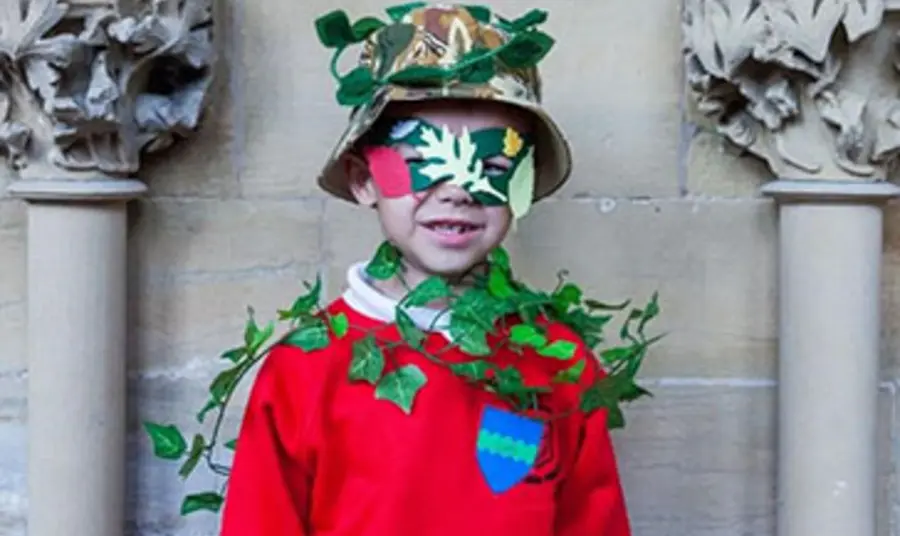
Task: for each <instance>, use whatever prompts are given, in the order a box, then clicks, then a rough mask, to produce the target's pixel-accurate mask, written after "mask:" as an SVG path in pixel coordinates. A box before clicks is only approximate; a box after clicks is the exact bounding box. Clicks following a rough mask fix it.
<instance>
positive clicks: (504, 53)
mask: <svg viewBox="0 0 900 536" xmlns="http://www.w3.org/2000/svg"><path fill="white" fill-rule="evenodd" d="M554 44H555V41H554V39H553V38H552V37H550V36H549V35H547V34H546V33H544V32H541V31H538V30H532V31H528V32H522V33H519V34H516V35H515V36H514V37H513V38H512V40H510V42H509V43H508V44H507V45H506V46H505V47H504V48H503V50H501V51H500V52H499V53H498V54H497V55H498V56H499V57H500V60H501V61H502V62H503V63H505V64H506V65H508V66H509V67H511V68H513V69H524V68H527V67H532V66H534V65H537V64H538V62H540V61H541V60H542V59H544V56H546V55H547V53H548V52H550V49H551V48H553V45H554Z"/></svg>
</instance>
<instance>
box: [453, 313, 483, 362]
mask: <svg viewBox="0 0 900 536" xmlns="http://www.w3.org/2000/svg"><path fill="white" fill-rule="evenodd" d="M450 336H451V337H452V338H453V340H454V341H455V342H456V344H458V345H459V349H460V350H461V351H463V352H464V353H466V354H469V355H473V356H487V355H490V354H491V347H490V346H489V345H488V342H487V331H485V329H484V328H483V327H482V326H481V325H480V324H478V323H477V322H473V321H471V320H469V319H467V318H465V317H461V316H454V317H452V318H451V319H450Z"/></svg>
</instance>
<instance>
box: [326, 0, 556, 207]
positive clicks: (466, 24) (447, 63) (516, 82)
mask: <svg viewBox="0 0 900 536" xmlns="http://www.w3.org/2000/svg"><path fill="white" fill-rule="evenodd" d="M386 12H387V14H388V16H389V17H390V19H391V20H390V22H387V23H386V22H383V21H381V20H380V19H378V18H375V17H364V18H361V19H359V20H358V21H356V22H354V23H351V22H350V20H349V18H348V16H347V14H346V13H345V12H344V11H342V10H335V11H332V12H330V13H327V14H326V15H323V16H322V17H319V18H318V19H317V20H316V32H317V34H318V36H319V40H320V41H321V43H322V44H323V45H324V46H325V47H327V48H330V49H333V50H334V57H333V59H332V62H331V72H332V76H334V78H335V80H336V81H337V85H338V87H337V91H336V98H337V101H338V103H339V104H341V105H343V106H349V107H351V108H352V111H351V114H350V121H349V125H348V126H347V128H346V130H345V131H344V133H343V134H342V136H341V138H340V140H339V141H338V143H337V145H336V146H335V147H334V149H333V151H332V153H331V155H330V156H329V158H328V160H327V162H326V164H325V166H324V168H323V169H322V172H321V174H320V175H319V178H318V183H319V186H320V187H321V188H323V189H324V190H325V191H327V192H329V193H331V194H332V195H335V196H337V197H340V198H342V199H346V200H348V201H351V202H354V201H355V200H354V198H353V196H352V194H351V193H350V189H349V180H348V177H347V175H346V166H345V162H344V158H345V157H346V156H347V155H348V154H350V153H351V151H353V150H354V148H355V144H356V143H357V141H358V140H359V139H360V138H361V137H362V136H363V135H364V134H365V133H366V132H367V131H368V130H369V129H370V128H371V127H372V125H373V124H374V123H375V122H376V121H377V120H378V118H379V117H380V116H381V114H382V112H383V111H384V109H385V107H386V106H387V105H388V104H389V103H391V102H399V101H406V102H412V101H425V100H431V99H481V100H492V101H497V102H501V103H506V104H508V105H512V106H516V107H518V108H521V109H524V110H526V111H528V112H530V113H531V114H533V117H534V118H535V119H536V122H535V123H536V127H537V128H536V132H535V137H536V140H537V142H536V148H535V184H534V201H537V200H539V199H542V198H544V197H546V196H548V195H550V194H552V193H553V192H555V191H556V190H557V189H558V188H559V187H560V186H562V185H563V183H565V182H566V180H568V177H569V175H570V173H571V168H572V158H571V149H570V147H569V144H568V142H567V141H566V139H565V136H564V135H563V132H562V130H561V129H560V128H559V126H558V125H557V124H556V123H555V122H554V121H553V119H552V118H551V117H550V115H549V114H548V113H547V112H546V111H545V110H544V109H543V108H542V106H541V79H540V76H539V73H538V69H537V64H538V62H540V61H541V60H542V59H543V58H544V57H545V56H546V54H547V53H548V52H549V51H550V49H551V48H552V46H553V44H554V40H553V38H551V37H550V36H549V35H547V34H546V33H544V32H543V31H541V30H538V29H537V27H538V26H539V25H540V24H542V23H543V22H544V21H546V19H547V13H546V12H545V11H542V10H537V9H535V10H532V11H529V12H528V13H526V14H525V15H523V16H521V17H519V18H517V19H515V20H507V19H504V18H501V17H499V16H497V15H495V14H494V13H493V12H492V11H491V10H490V8H488V7H485V6H467V5H458V4H453V5H444V4H436V5H431V6H429V5H426V4H425V3H424V2H412V3H408V4H402V5H398V6H394V7H390V8H387V9H386ZM356 44H362V52H361V53H360V55H359V60H358V65H357V67H356V68H354V69H353V70H352V71H350V72H349V73H346V74H341V73H338V72H337V63H338V60H339V57H340V56H341V54H342V53H343V52H344V51H345V50H346V49H347V48H349V47H350V46H353V45H356Z"/></svg>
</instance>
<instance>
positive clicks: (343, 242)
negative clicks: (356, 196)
mask: <svg viewBox="0 0 900 536" xmlns="http://www.w3.org/2000/svg"><path fill="white" fill-rule="evenodd" d="M323 220H324V222H325V225H324V231H323V236H324V239H323V251H324V255H325V265H326V270H327V274H328V277H327V280H328V284H327V290H328V293H327V294H328V296H329V297H330V298H332V299H333V298H335V297H337V296H338V295H340V293H341V292H342V291H343V289H344V284H345V282H346V279H347V278H346V273H347V269H348V268H349V267H350V265H351V264H353V263H356V262H360V261H365V260H368V259H370V258H371V257H372V255H373V254H374V253H375V250H376V248H377V247H378V245H379V244H380V243H381V241H382V240H384V235H383V234H382V231H381V225H380V224H379V222H378V216H377V214H376V213H375V211H374V210H373V209H370V208H367V207H361V206H357V205H354V204H351V203H347V202H344V201H340V200H330V201H328V202H327V203H326V204H325V215H324V217H323Z"/></svg>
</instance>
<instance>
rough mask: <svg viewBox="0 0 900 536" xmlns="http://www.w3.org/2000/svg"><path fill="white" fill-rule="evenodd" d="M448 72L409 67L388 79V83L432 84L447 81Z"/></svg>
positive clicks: (422, 67)
mask: <svg viewBox="0 0 900 536" xmlns="http://www.w3.org/2000/svg"><path fill="white" fill-rule="evenodd" d="M449 77H450V72H449V71H447V69H444V68H443V67H433V66H429V65H410V66H409V67H407V68H405V69H403V70H402V71H397V72H396V73H394V74H392V75H391V76H389V77H388V81H389V82H390V83H392V84H398V85H416V84H426V85H427V84H434V83H439V82H442V81H444V80H447V79H448V78H449Z"/></svg>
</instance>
